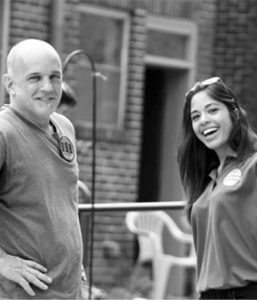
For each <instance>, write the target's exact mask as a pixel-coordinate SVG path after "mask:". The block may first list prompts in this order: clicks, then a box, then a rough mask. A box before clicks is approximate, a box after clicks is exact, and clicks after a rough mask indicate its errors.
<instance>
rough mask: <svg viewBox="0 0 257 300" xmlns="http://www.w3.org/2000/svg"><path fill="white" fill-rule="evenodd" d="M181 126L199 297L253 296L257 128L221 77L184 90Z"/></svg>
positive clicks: (181, 164) (183, 171) (256, 262)
mask: <svg viewBox="0 0 257 300" xmlns="http://www.w3.org/2000/svg"><path fill="white" fill-rule="evenodd" d="M182 125H183V126H182V129H183V134H182V140H181V143H180V145H179V149H178V163H179V168H180V174H181V180H182V183H183V186H184V189H185V192H186V194H187V197H188V206H187V208H188V217H189V221H190V223H191V225H192V232H193V237H194V243H195V248H196V253H197V269H198V278H197V291H198V292H199V293H200V298H201V299H229V298H233V297H235V298H233V299H237V297H241V298H245V299H256V298H257V289H256V287H257V278H256V274H257V259H256V255H255V254H254V252H253V251H252V249H256V248H257V239H256V234H255V233H256V231H257V216H256V210H257V202H256V193H257V176H256V169H257V153H256V150H257V144H256V141H257V138H256V135H255V134H254V132H253V130H252V129H251V127H250V125H249V123H248V120H247V116H246V113H245V111H244V109H243V108H242V107H241V105H240V104H239V102H238V100H237V99H236V97H235V95H234V94H233V93H232V91H231V90H230V89H229V88H228V87H227V86H226V85H225V83H224V82H223V81H222V80H221V79H220V78H219V77H213V78H209V79H207V80H204V81H202V82H197V83H196V84H195V85H194V86H193V87H192V88H191V89H190V90H189V91H188V92H187V94H186V103H185V106H184V113H183V123H182ZM235 245H236V247H235Z"/></svg>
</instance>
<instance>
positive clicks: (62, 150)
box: [0, 39, 82, 299]
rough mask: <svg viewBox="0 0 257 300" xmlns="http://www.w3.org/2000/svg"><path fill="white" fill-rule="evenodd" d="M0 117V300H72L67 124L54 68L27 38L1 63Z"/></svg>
mask: <svg viewBox="0 0 257 300" xmlns="http://www.w3.org/2000/svg"><path fill="white" fill-rule="evenodd" d="M3 84H4V86H5V88H6V90H7V92H8V94H9V97H10V104H9V105H5V106H3V107H2V108H1V111H0V149H1V151H0V299H3V298H7V299H78V298H79V297H80V284H81V265H82V240H81V232H80V226H79V220H78V214H77V203H78V202H77V180H78V166H77V160H76V151H75V134H74V128H73V126H72V124H71V122H70V121H69V120H68V119H67V118H66V117H64V116H63V115H60V114H57V113H55V112H54V111H55V110H56V108H57V106H58V104H59V102H60V98H61V94H62V86H61V84H62V64H61V60H60V57H59V55H58V53H57V52H56V51H55V49H54V48H53V47H52V46H51V45H50V44H48V43H46V42H44V41H41V40H36V39H28V40H24V41H21V42H20V43H18V44H16V45H15V46H14V47H13V48H12V49H11V50H10V52H9V54H8V57H7V73H6V74H4V76H3Z"/></svg>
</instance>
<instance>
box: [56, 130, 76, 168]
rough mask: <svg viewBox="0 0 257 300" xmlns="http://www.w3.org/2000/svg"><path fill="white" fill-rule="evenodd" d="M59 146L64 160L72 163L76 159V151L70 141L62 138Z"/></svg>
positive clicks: (64, 137)
mask: <svg viewBox="0 0 257 300" xmlns="http://www.w3.org/2000/svg"><path fill="white" fill-rule="evenodd" d="M59 145H60V152H61V156H62V158H64V159H65V160H67V161H69V162H70V161H72V160H73V159H74V157H75V150H74V146H73V144H72V142H71V141H70V139H69V138H67V136H62V137H60V140H59Z"/></svg>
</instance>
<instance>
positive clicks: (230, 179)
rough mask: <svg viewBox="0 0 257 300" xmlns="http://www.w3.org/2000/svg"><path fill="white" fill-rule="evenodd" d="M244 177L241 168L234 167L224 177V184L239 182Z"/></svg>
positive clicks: (230, 184) (229, 184)
mask: <svg viewBox="0 0 257 300" xmlns="http://www.w3.org/2000/svg"><path fill="white" fill-rule="evenodd" d="M241 178H242V172H241V170H239V169H234V170H232V171H231V172H229V173H228V174H227V176H226V177H225V178H224V179H223V184H224V185H225V186H232V185H235V184H237V183H238V182H239V181H240V180H241Z"/></svg>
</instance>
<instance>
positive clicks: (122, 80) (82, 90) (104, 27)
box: [71, 6, 129, 128]
mask: <svg viewBox="0 0 257 300" xmlns="http://www.w3.org/2000/svg"><path fill="white" fill-rule="evenodd" d="M128 32H129V24H128V16H127V14H125V13H122V12H116V11H111V10H107V9H101V8H92V7H84V6H82V7H80V36H79V40H80V49H83V50H84V51H85V52H86V53H87V54H88V55H89V56H90V57H91V59H92V60H93V61H94V63H95V67H96V70H97V71H98V72H100V73H101V74H103V75H104V77H106V78H107V80H104V79H103V78H101V77H97V82H96V84H97V93H96V94H97V95H96V99H97V122H98V124H102V125H103V126H104V127H106V126H107V127H111V128H112V127H113V128H122V125H123V118H124V109H125V104H124V102H125V90H126V75H127V49H128ZM74 89H75V92H76V95H77V97H78V105H77V106H76V108H75V109H74V111H73V112H72V115H71V118H72V120H73V122H74V123H75V124H76V123H79V124H81V123H84V124H85V123H88V122H91V121H92V98H93V95H92V70H91V66H90V64H89V62H88V60H87V59H85V60H82V59H79V60H77V65H76V71H75V87H74ZM81 121H82V122H81Z"/></svg>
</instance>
